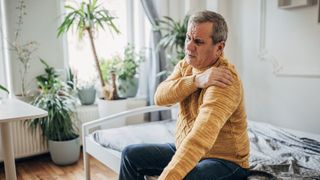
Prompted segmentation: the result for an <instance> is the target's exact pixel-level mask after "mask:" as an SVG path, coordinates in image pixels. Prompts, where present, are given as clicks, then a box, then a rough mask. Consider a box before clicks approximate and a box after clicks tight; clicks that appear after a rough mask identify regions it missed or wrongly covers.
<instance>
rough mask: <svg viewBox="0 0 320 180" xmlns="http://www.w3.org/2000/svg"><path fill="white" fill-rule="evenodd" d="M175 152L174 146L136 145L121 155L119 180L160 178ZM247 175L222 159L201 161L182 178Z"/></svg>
mask: <svg viewBox="0 0 320 180" xmlns="http://www.w3.org/2000/svg"><path fill="white" fill-rule="evenodd" d="M175 152H176V147H175V145H174V144H135V145H130V146H127V147H126V148H125V149H124V150H123V151H122V157H121V167H120V174H119V180H144V176H155V175H160V174H161V172H162V171H163V169H164V168H165V167H166V166H167V165H168V163H169V162H170V160H171V158H172V156H173V155H174V153H175ZM246 178H247V171H246V170H245V169H243V168H241V167H240V166H239V165H237V164H235V163H232V162H230V161H226V160H222V159H215V158H209V159H203V160H201V161H200V162H199V163H198V164H197V166H196V167H195V168H193V169H192V170H191V171H190V172H189V173H188V175H187V176H186V177H185V178H184V179H186V180H191V179H192V180H195V179H199V180H214V179H219V180H220V179H224V180H227V179H230V180H231V179H232V180H233V179H236V180H238V179H246Z"/></svg>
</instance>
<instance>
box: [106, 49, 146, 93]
mask: <svg viewBox="0 0 320 180" xmlns="http://www.w3.org/2000/svg"><path fill="white" fill-rule="evenodd" d="M143 54H144V52H143V51H140V53H139V54H138V53H136V52H135V48H134V46H133V45H131V44H128V45H127V46H126V47H125V50H124V53H123V56H122V57H121V56H120V55H115V56H113V57H112V58H111V59H107V60H102V62H101V67H102V73H103V77H104V80H105V81H106V82H108V81H110V77H111V74H112V72H114V73H115V76H116V80H117V83H116V84H117V87H115V88H117V92H118V94H119V96H120V98H128V97H134V96H136V94H137V91H138V84H139V79H138V77H137V74H138V68H139V65H140V63H142V62H143V61H144V55H143Z"/></svg>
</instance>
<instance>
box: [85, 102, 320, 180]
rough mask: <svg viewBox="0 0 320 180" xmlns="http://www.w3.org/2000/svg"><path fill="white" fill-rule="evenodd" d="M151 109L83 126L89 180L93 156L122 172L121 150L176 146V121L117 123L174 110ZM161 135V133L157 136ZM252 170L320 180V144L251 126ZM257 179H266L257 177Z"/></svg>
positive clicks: (266, 126)
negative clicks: (140, 145)
mask: <svg viewBox="0 0 320 180" xmlns="http://www.w3.org/2000/svg"><path fill="white" fill-rule="evenodd" d="M170 109H171V108H170V107H159V106H148V107H143V108H137V109H134V110H129V111H126V112H122V113H119V114H115V115H112V116H108V117H105V118H101V119H98V120H95V121H92V122H88V123H85V124H83V126H82V133H83V134H82V135H83V136H82V137H84V138H83V153H84V169H85V174H86V179H87V180H89V179H90V163H89V158H88V157H89V155H91V156H93V157H94V158H96V159H97V160H99V161H101V162H102V163H103V164H105V165H106V166H108V167H109V168H110V169H112V170H113V171H115V172H117V173H118V172H119V168H120V157H121V150H122V149H123V148H124V147H125V146H127V145H129V144H137V143H171V142H174V131H175V130H174V129H175V120H165V121H157V122H150V123H144V124H139V125H130V126H124V127H118V125H117V124H119V123H117V121H119V120H121V119H124V117H129V116H133V115H137V114H142V113H149V112H155V111H163V110H170ZM154 132H157V133H154ZM248 133H249V138H250V169H253V170H260V171H265V172H269V173H271V174H273V175H274V176H276V177H277V178H278V179H320V142H318V141H316V140H314V139H310V138H306V137H298V136H295V135H293V134H291V133H289V132H287V131H285V130H283V129H280V128H277V127H274V126H272V125H270V124H266V123H258V122H253V121H249V122H248ZM253 178H254V179H263V178H260V177H258V176H257V177H253Z"/></svg>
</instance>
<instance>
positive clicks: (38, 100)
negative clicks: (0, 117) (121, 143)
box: [28, 59, 80, 165]
mask: <svg viewBox="0 0 320 180" xmlns="http://www.w3.org/2000/svg"><path fill="white" fill-rule="evenodd" d="M41 62H42V64H44V65H45V74H43V75H39V76H37V77H36V80H37V84H38V86H39V91H40V93H39V94H38V95H37V96H35V99H34V100H33V101H32V104H33V105H35V106H37V107H39V108H42V109H44V110H46V111H47V112H48V116H47V117H44V118H38V119H33V120H30V121H28V124H29V126H30V127H31V128H32V129H33V130H35V129H36V128H37V127H38V126H40V128H41V130H42V134H43V136H44V137H45V138H46V139H47V140H48V145H49V152H50V155H51V158H52V160H53V162H54V163H56V164H59V165H67V164H72V163H74V162H76V161H77V160H78V159H79V155H80V142H79V135H78V131H77V128H76V124H75V122H74V112H75V100H74V97H73V96H72V95H71V89H70V86H68V85H67V84H66V83H64V82H62V81H61V80H60V79H59V75H58V74H57V73H56V71H55V69H54V68H53V67H50V66H49V65H48V64H47V63H46V62H45V61H44V60H42V59H41Z"/></svg>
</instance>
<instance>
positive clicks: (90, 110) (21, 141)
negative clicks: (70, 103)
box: [0, 99, 146, 161]
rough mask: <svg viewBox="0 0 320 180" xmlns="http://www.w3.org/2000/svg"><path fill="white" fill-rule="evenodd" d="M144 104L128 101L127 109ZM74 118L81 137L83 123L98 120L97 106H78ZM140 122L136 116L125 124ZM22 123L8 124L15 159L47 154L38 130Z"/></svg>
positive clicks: (0, 152) (45, 144)
mask: <svg viewBox="0 0 320 180" xmlns="http://www.w3.org/2000/svg"><path fill="white" fill-rule="evenodd" d="M145 104H146V102H145V100H144V99H143V100H136V99H131V100H130V101H128V104H127V109H132V108H137V107H141V106H145ZM140 116H141V115H140ZM76 118H77V120H78V128H79V134H80V135H81V126H82V124H83V123H85V122H89V121H92V120H96V119H98V118H99V113H98V107H97V105H96V104H93V105H89V106H78V107H77V113H76ZM140 121H143V116H142V117H139V116H138V117H135V118H132V117H131V118H128V119H127V124H135V123H137V122H140ZM24 122H25V121H16V122H12V123H10V128H11V132H12V143H13V146H14V156H15V158H23V157H29V156H33V155H38V154H43V153H46V152H48V146H47V141H44V140H43V138H42V134H41V131H40V128H38V129H37V130H35V131H32V130H31V128H29V127H28V125H27V124H25V123H24ZM80 138H81V137H80ZM0 141H1V139H0ZM81 143H82V139H81ZM2 154H3V153H2V148H0V161H3V155H2Z"/></svg>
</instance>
